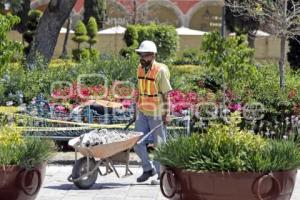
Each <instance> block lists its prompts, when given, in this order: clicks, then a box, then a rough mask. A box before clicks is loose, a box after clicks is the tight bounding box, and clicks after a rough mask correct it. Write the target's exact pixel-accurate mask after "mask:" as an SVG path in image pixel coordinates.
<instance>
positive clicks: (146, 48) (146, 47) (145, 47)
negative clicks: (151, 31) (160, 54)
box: [135, 40, 157, 53]
mask: <svg viewBox="0 0 300 200" xmlns="http://www.w3.org/2000/svg"><path fill="white" fill-rule="evenodd" d="M135 51H136V52H139V53H142V52H153V53H157V48H156V45H155V43H154V42H152V41H150V40H144V41H143V42H142V43H141V44H140V47H139V48H138V49H136V50H135Z"/></svg>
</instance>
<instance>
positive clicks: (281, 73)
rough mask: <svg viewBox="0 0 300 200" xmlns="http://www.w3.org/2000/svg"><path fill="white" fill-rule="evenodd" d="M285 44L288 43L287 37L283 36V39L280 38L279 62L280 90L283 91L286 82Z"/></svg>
mask: <svg viewBox="0 0 300 200" xmlns="http://www.w3.org/2000/svg"><path fill="white" fill-rule="evenodd" d="M285 43H286V36H281V38H280V60H279V76H280V88H281V89H283V88H284V87H285V80H284V74H285V69H284V63H285Z"/></svg>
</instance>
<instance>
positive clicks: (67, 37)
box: [60, 16, 71, 59]
mask: <svg viewBox="0 0 300 200" xmlns="http://www.w3.org/2000/svg"><path fill="white" fill-rule="evenodd" d="M70 30H71V17H70V16H69V17H68V19H67V32H66V34H65V38H64V44H63V50H62V52H61V55H60V58H62V59H65V58H67V57H68V52H67V43H68V39H69V34H70Z"/></svg>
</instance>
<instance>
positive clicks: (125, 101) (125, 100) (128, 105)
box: [122, 99, 132, 108]
mask: <svg viewBox="0 0 300 200" xmlns="http://www.w3.org/2000/svg"><path fill="white" fill-rule="evenodd" d="M122 104H123V106H124V107H125V108H129V107H130V106H131V104H132V100H128V99H124V100H123V101H122Z"/></svg>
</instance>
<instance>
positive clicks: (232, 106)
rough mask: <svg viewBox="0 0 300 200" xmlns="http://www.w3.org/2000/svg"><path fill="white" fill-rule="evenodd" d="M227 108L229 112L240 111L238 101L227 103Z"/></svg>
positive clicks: (240, 107)
mask: <svg viewBox="0 0 300 200" xmlns="http://www.w3.org/2000/svg"><path fill="white" fill-rule="evenodd" d="M228 109H229V110H230V111H231V112H234V111H240V110H242V106H241V104H239V103H231V104H229V105H228Z"/></svg>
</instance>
